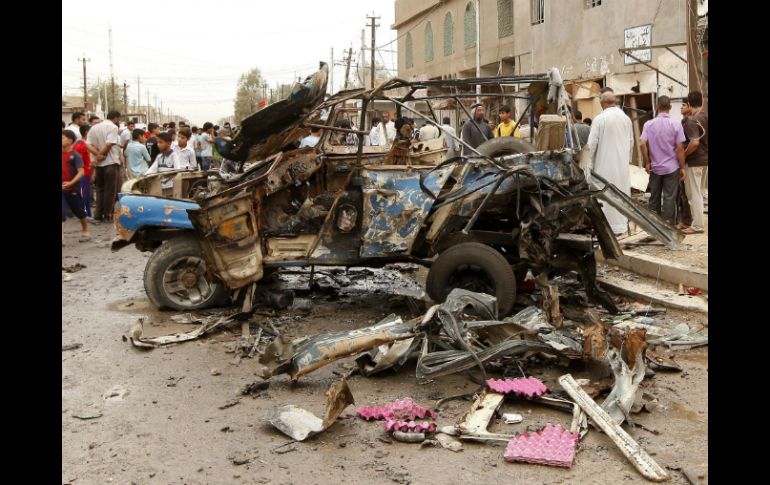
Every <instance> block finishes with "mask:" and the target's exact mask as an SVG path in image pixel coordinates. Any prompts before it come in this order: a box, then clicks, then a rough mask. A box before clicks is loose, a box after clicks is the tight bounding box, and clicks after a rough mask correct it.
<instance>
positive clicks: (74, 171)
mask: <svg viewBox="0 0 770 485" xmlns="http://www.w3.org/2000/svg"><path fill="white" fill-rule="evenodd" d="M75 140H77V137H76V136H75V133H74V132H73V131H72V130H62V132H61V245H62V246H64V222H65V221H66V220H67V209H71V210H72V212H73V213H74V214H75V217H77V218H78V219H80V226H81V227H82V228H83V235H82V236H81V238H80V242H83V241H89V240H90V239H91V234H90V233H89V232H88V221H87V220H86V210H85V206H84V205H83V198H82V197H81V195H80V183H81V179H82V178H83V174H84V170H83V159H82V158H80V155H78V153H77V152H76V151H75V150H73V149H72V146H73V145H74V144H75Z"/></svg>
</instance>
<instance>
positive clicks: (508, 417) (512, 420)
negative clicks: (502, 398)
mask: <svg viewBox="0 0 770 485" xmlns="http://www.w3.org/2000/svg"><path fill="white" fill-rule="evenodd" d="M503 421H504V422H505V424H518V423H521V422H522V421H524V416H522V415H521V414H518V413H503Z"/></svg>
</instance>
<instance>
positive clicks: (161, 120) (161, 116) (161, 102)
mask: <svg viewBox="0 0 770 485" xmlns="http://www.w3.org/2000/svg"><path fill="white" fill-rule="evenodd" d="M160 123H161V124H163V123H165V122H164V121H163V100H162V99H161V100H160Z"/></svg>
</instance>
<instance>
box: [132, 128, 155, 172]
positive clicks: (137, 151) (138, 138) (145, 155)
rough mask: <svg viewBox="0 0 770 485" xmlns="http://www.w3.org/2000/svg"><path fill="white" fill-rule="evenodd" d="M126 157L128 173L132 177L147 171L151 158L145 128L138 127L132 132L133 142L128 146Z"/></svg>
mask: <svg viewBox="0 0 770 485" xmlns="http://www.w3.org/2000/svg"><path fill="white" fill-rule="evenodd" d="M126 159H127V160H128V175H129V176H130V177H131V178H134V177H138V176H140V175H142V174H143V173H144V172H146V171H147V167H148V166H147V164H148V163H149V162H150V161H151V159H150V153H149V152H148V151H147V146H146V140H145V138H144V130H141V129H136V130H134V131H132V132H131V142H129V144H128V145H127V146H126Z"/></svg>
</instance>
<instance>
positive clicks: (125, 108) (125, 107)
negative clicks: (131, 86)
mask: <svg viewBox="0 0 770 485" xmlns="http://www.w3.org/2000/svg"><path fill="white" fill-rule="evenodd" d="M123 111H128V84H126V80H125V79H124V80H123Z"/></svg>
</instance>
